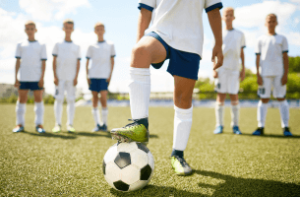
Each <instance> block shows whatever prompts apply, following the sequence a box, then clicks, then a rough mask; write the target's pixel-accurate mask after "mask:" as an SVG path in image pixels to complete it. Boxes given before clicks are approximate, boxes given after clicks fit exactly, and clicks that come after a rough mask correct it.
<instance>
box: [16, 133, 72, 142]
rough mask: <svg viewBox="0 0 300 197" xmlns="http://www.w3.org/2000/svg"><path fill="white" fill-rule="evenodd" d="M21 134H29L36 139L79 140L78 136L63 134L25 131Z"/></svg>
mask: <svg viewBox="0 0 300 197" xmlns="http://www.w3.org/2000/svg"><path fill="white" fill-rule="evenodd" d="M21 133H24V134H28V135H31V136H36V137H49V138H61V139H67V140H74V139H76V138H77V137H76V136H73V135H61V134H53V133H49V132H48V133H47V132H46V133H31V132H28V131H24V132H21Z"/></svg>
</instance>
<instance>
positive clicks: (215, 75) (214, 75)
mask: <svg viewBox="0 0 300 197" xmlns="http://www.w3.org/2000/svg"><path fill="white" fill-rule="evenodd" d="M213 77H214V78H215V79H216V78H218V77H219V76H218V72H217V71H216V70H213Z"/></svg>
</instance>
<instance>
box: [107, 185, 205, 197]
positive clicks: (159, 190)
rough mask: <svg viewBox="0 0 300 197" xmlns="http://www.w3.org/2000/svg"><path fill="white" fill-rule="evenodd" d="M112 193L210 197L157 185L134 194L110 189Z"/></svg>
mask: <svg viewBox="0 0 300 197" xmlns="http://www.w3.org/2000/svg"><path fill="white" fill-rule="evenodd" d="M110 193H111V194H112V195H114V196H120V197H121V196H122V197H123V196H124V197H127V196H136V197H140V196H143V197H154V196H155V197H165V196H200V197H201V196H203V197H204V196H208V195H204V194H201V193H196V192H188V191H184V190H178V189H176V188H174V187H164V186H156V185H147V186H146V187H144V188H143V189H142V190H138V191H134V192H128V193H127V192H121V191H117V190H115V189H112V188H111V189H110Z"/></svg>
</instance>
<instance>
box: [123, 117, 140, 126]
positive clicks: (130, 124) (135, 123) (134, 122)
mask: <svg viewBox="0 0 300 197" xmlns="http://www.w3.org/2000/svg"><path fill="white" fill-rule="evenodd" d="M128 121H133V122H132V123H129V124H127V125H126V126H125V127H123V128H127V127H131V126H135V125H139V123H138V120H134V119H128Z"/></svg>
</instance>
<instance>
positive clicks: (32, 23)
mask: <svg viewBox="0 0 300 197" xmlns="http://www.w3.org/2000/svg"><path fill="white" fill-rule="evenodd" d="M27 25H33V26H34V27H36V25H35V22H33V21H27V22H26V23H25V27H26V26H27Z"/></svg>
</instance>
